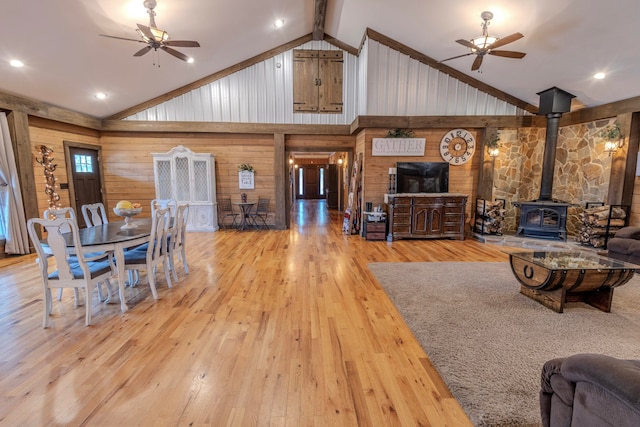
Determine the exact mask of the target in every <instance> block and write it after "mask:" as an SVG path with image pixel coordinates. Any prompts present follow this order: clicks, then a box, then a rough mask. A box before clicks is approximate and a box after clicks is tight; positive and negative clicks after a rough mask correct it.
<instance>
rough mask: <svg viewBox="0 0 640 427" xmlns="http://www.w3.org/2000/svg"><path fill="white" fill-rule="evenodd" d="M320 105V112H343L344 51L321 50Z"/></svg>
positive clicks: (319, 72)
mask: <svg viewBox="0 0 640 427" xmlns="http://www.w3.org/2000/svg"><path fill="white" fill-rule="evenodd" d="M318 67H319V70H318V75H319V78H320V81H319V82H320V85H319V86H318V90H319V96H318V107H319V110H320V112H324V113H341V112H342V68H343V62H342V52H341V51H339V50H327V51H322V52H320V58H319V61H318Z"/></svg>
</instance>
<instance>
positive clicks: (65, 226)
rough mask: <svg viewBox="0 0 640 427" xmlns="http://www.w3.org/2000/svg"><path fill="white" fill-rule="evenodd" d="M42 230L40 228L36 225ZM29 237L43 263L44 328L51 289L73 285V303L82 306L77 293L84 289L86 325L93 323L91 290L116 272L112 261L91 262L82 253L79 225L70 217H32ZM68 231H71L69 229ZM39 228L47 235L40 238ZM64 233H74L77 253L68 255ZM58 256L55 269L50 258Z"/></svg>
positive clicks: (49, 304)
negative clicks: (74, 296)
mask: <svg viewBox="0 0 640 427" xmlns="http://www.w3.org/2000/svg"><path fill="white" fill-rule="evenodd" d="M36 227H38V228H39V230H37V228H36ZM27 230H28V232H29V237H30V238H31V242H32V243H33V246H34V248H35V250H36V253H37V255H38V259H37V262H38V264H39V265H40V276H41V278H42V287H43V290H44V321H43V327H44V328H46V327H48V326H49V316H50V315H51V309H52V306H53V301H52V298H51V288H58V289H62V288H73V289H74V291H75V295H76V298H75V299H74V306H75V307H77V306H78V305H79V303H78V299H77V294H78V289H84V290H85V301H84V305H85V324H86V325H87V326H89V325H90V324H91V293H92V290H93V287H94V286H96V287H97V286H98V283H100V282H105V281H107V280H109V278H110V277H112V276H114V275H115V270H114V269H113V263H111V262H110V261H109V260H108V259H105V258H103V259H102V260H98V261H89V260H87V259H86V258H85V256H84V255H83V253H82V245H81V243H80V236H79V235H78V225H77V224H76V223H75V222H74V221H73V220H72V219H71V218H64V217H61V218H58V219H52V220H50V219H41V218H31V219H30V220H29V221H28V222H27ZM67 230H69V231H67ZM38 231H40V233H41V234H45V233H44V232H45V231H46V237H44V239H42V240H40V237H39V235H38ZM63 233H71V241H72V242H73V250H74V252H75V253H76V254H77V255H69V252H68V250H67V249H68V248H67V240H65V237H64V236H63V235H62V234H63ZM52 257H53V258H54V259H55V266H56V267H57V269H56V270H54V269H53V266H52V265H51V264H52V263H50V262H49V261H50V260H51V258H52Z"/></svg>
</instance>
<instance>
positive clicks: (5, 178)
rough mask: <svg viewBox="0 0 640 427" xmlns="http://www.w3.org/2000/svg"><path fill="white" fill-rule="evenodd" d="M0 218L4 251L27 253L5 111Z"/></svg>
mask: <svg viewBox="0 0 640 427" xmlns="http://www.w3.org/2000/svg"><path fill="white" fill-rule="evenodd" d="M0 221H2V224H3V227H4V236H5V239H6V243H5V249H4V250H5V252H6V253H8V254H28V253H29V238H28V235H27V221H26V218H25V216H24V205H23V204H22V194H21V192H20V181H19V180H18V170H17V168H16V159H15V156H14V154H13V146H12V145H11V136H10V135H9V124H8V123H7V115H6V114H5V113H0Z"/></svg>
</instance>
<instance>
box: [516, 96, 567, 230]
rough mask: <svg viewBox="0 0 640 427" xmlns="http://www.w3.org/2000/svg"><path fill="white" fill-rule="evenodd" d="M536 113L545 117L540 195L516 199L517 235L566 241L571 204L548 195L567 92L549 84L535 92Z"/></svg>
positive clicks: (565, 108)
mask: <svg viewBox="0 0 640 427" xmlns="http://www.w3.org/2000/svg"><path fill="white" fill-rule="evenodd" d="M538 95H540V107H539V108H538V114H540V115H542V114H545V115H546V116H547V132H546V136H545V143H544V159H543V162H542V179H541V183H540V197H539V198H538V199H537V200H532V201H528V202H516V203H514V205H515V206H517V207H520V224H519V226H518V232H517V234H518V235H520V234H522V235H523V236H530V237H539V238H543V239H557V240H567V210H568V208H569V206H571V204H569V203H565V202H562V201H558V200H554V199H552V198H551V190H552V187H553V172H554V166H555V161H556V145H557V143H558V128H559V124H560V117H561V116H562V113H566V112H567V111H569V110H570V109H571V98H574V97H575V96H574V95H571V94H570V93H568V92H565V91H563V90H562V89H558V88H557V87H552V88H550V89H547V90H545V91H542V92H540V93H538Z"/></svg>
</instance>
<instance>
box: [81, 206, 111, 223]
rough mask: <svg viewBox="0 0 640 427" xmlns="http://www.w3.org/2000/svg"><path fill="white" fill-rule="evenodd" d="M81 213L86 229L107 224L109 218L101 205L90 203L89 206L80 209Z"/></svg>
mask: <svg viewBox="0 0 640 427" xmlns="http://www.w3.org/2000/svg"><path fill="white" fill-rule="evenodd" d="M80 210H81V211H82V217H83V218H84V223H85V224H86V225H87V227H94V226H96V225H102V224H107V223H108V222H109V218H108V216H107V211H106V209H105V208H104V205H103V204H102V203H92V204H89V205H82V207H81V208H80Z"/></svg>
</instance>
